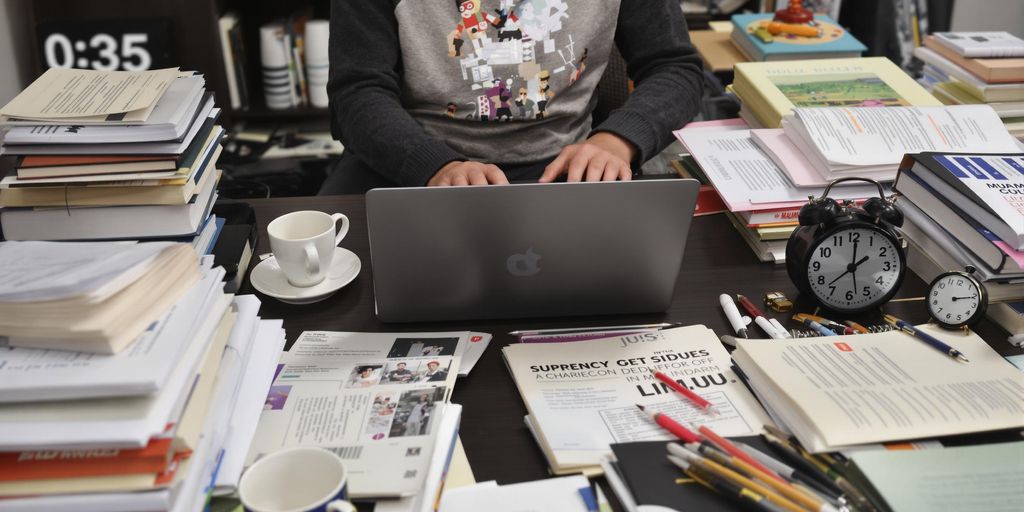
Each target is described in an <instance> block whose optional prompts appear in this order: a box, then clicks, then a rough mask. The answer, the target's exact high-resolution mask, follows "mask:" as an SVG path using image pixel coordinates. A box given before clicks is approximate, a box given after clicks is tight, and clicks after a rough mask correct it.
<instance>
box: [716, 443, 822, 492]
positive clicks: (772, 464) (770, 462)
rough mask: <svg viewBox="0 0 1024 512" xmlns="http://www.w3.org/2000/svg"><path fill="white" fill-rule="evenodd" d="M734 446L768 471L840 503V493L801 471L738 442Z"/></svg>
mask: <svg viewBox="0 0 1024 512" xmlns="http://www.w3.org/2000/svg"><path fill="white" fill-rule="evenodd" d="M734 444H735V445H736V446H738V447H739V448H740V449H741V450H743V451H744V452H746V453H747V455H750V456H751V457H753V458H754V460H756V461H758V462H760V463H761V464H764V465H765V466H767V467H768V469H770V470H772V471H774V472H776V473H778V474H779V475H780V476H782V477H783V478H787V479H789V480H791V481H794V482H800V483H801V484H803V485H805V486H807V487H809V488H810V489H811V490H813V491H815V492H817V493H818V494H821V495H822V496H824V497H826V498H828V499H830V500H833V501H834V502H836V503H838V502H839V501H840V498H841V496H842V493H840V492H836V491H834V490H832V489H831V488H829V487H827V486H825V485H823V484H821V483H820V482H818V481H817V480H815V479H814V477H812V476H810V475H808V474H806V473H804V472H803V471H800V470H798V469H796V468H794V467H792V466H790V465H788V464H786V463H784V462H782V461H779V460H776V459H775V458H774V457H772V456H771V455H768V454H767V453H764V452H762V451H761V450H758V449H757V448H754V447H753V446H750V445H749V444H746V443H743V442H740V441H734Z"/></svg>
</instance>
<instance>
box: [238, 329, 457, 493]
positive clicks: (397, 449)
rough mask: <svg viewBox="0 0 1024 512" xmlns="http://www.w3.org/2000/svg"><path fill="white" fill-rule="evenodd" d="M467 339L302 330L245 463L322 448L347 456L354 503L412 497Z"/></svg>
mask: <svg viewBox="0 0 1024 512" xmlns="http://www.w3.org/2000/svg"><path fill="white" fill-rule="evenodd" d="M469 336H470V334H469V333H468V332H454V333H352V332H326V331H307V332H304V333H302V334H301V335H300V336H299V339H298V340H297V341H296V342H295V345H294V346H292V349H291V350H290V351H289V352H286V353H285V354H284V355H283V356H282V358H281V363H280V365H279V368H278V372H277V376H276V377H275V379H274V384H273V386H271V388H270V392H269V394H268V396H267V401H266V404H265V405H264V410H263V414H262V415H261V416H260V421H259V426H258V427H257V429H256V437H255V438H254V440H253V444H252V447H251V448H250V449H249V456H248V461H247V464H246V465H247V466H248V465H250V464H252V463H253V462H255V461H256V460H257V459H258V458H260V457H262V456H264V455H267V454H270V453H272V452H274V451H276V450H279V449H281V448H287V447H292V446H319V447H322V448H326V449H328V450H331V451H333V452H334V453H337V454H338V455H339V456H341V457H342V458H343V459H345V465H346V468H347V469H348V471H349V492H350V494H351V495H352V497H354V498H383V497H400V496H410V495H413V494H415V493H416V492H418V491H419V490H420V489H421V488H422V487H423V477H424V475H425V473H426V471H427V468H428V466H429V463H430V458H431V453H430V452H431V450H432V447H433V446H434V439H435V438H436V436H437V430H438V422H439V421H440V418H441V416H442V413H443V408H444V405H445V404H446V403H447V402H448V399H449V397H450V395H451V391H452V388H453V386H454V384H455V379H456V376H457V375H458V372H459V363H460V359H461V358H460V356H459V354H461V353H462V352H463V351H464V350H465V346H466V344H467V343H468V339H469Z"/></svg>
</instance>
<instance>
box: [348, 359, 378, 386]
mask: <svg viewBox="0 0 1024 512" xmlns="http://www.w3.org/2000/svg"><path fill="white" fill-rule="evenodd" d="M383 368H384V365H382V364H361V365H358V366H356V367H355V368H352V373H350V374H349V377H348V380H346V381H345V387H346V388H368V387H370V386H375V385H377V384H378V383H380V377H381V370H382V369H383Z"/></svg>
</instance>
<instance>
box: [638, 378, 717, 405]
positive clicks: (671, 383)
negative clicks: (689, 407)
mask: <svg viewBox="0 0 1024 512" xmlns="http://www.w3.org/2000/svg"><path fill="white" fill-rule="evenodd" d="M647 370H648V371H650V372H651V374H653V375H654V378H656V379H658V380H660V381H662V382H664V383H665V384H667V385H668V387H670V388H672V389H674V390H675V391H676V392H677V393H679V394H680V395H683V396H685V397H686V398H687V399H688V400H690V401H691V402H693V403H694V405H696V406H697V407H698V408H700V409H701V410H703V411H705V412H712V413H713V412H717V411H715V409H714V407H712V405H711V402H708V401H707V400H705V399H704V397H702V396H700V395H698V394H697V393H694V392H693V391H690V390H689V389H688V388H687V387H686V386H684V385H682V384H680V383H678V382H676V380H675V379H673V378H672V377H669V376H668V375H665V374H664V373H661V372H659V371H657V370H655V369H654V368H648V369H647Z"/></svg>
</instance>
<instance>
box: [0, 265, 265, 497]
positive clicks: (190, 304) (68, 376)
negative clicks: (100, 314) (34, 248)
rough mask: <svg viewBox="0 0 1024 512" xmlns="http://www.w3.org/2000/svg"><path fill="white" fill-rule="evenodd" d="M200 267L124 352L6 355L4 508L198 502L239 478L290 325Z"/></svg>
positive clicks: (16, 351) (1, 399)
mask: <svg viewBox="0 0 1024 512" xmlns="http://www.w3.org/2000/svg"><path fill="white" fill-rule="evenodd" d="M76 247H77V245H76ZM186 251H187V248H186ZM200 270H201V277H200V279H198V280H197V281H194V282H193V283H192V284H191V285H190V286H188V289H187V290H186V291H185V293H184V295H182V296H181V298H180V300H178V301H177V302H176V303H175V304H174V305H173V306H172V307H171V309H170V310H169V311H167V312H166V313H165V314H164V315H162V316H161V317H160V318H159V319H158V320H157V321H156V322H154V323H153V324H152V325H151V326H150V327H149V328H148V329H147V330H146V331H145V332H144V333H143V334H142V335H141V336H139V337H138V338H137V339H136V340H134V341H133V342H132V343H131V344H130V345H129V346H128V347H127V348H126V349H125V350H123V351H121V352H119V353H117V354H114V355H96V354H88V353H80V352H65V351H56V350H40V349H28V348H13V347H12V348H8V349H6V350H4V351H3V354H2V355H0V390H2V392H0V452H2V453H0V507H2V508H3V509H4V510H47V511H62V510H68V511H90V510H94V511H109V510H147V511H150V510H152V511H157V510H182V511H185V510H199V509H201V508H202V506H203V504H204V503H205V501H206V499H207V497H208V496H209V494H210V493H211V492H212V491H213V490H214V487H215V483H216V484H217V485H218V486H219V485H221V484H223V488H224V489H233V486H234V485H237V482H238V478H239V476H240V474H241V470H242V461H243V460H244V457H245V454H246V453H247V451H248V445H249V443H250V442H251V440H252V437H253V433H254V429H255V425H254V421H253V418H255V417H257V416H258V415H259V413H260V411H262V409H263V407H264V403H265V401H266V396H267V390H268V389H269V387H270V382H271V380H272V379H273V375H274V372H275V370H276V369H277V359H278V357H279V356H280V353H281V351H282V350H283V348H284V342H285V335H284V330H283V329H282V328H281V322H280V321H268V320H262V319H260V318H259V316H258V310H259V307H260V303H259V300H257V299H256V298H255V297H252V296H239V297H235V298H232V297H231V296H229V295H226V294H224V292H223V287H222V283H221V280H222V278H223V274H224V271H223V269H220V268H212V258H210V257H206V258H204V261H203V263H202V265H201V266H200ZM218 488H220V487H218Z"/></svg>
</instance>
